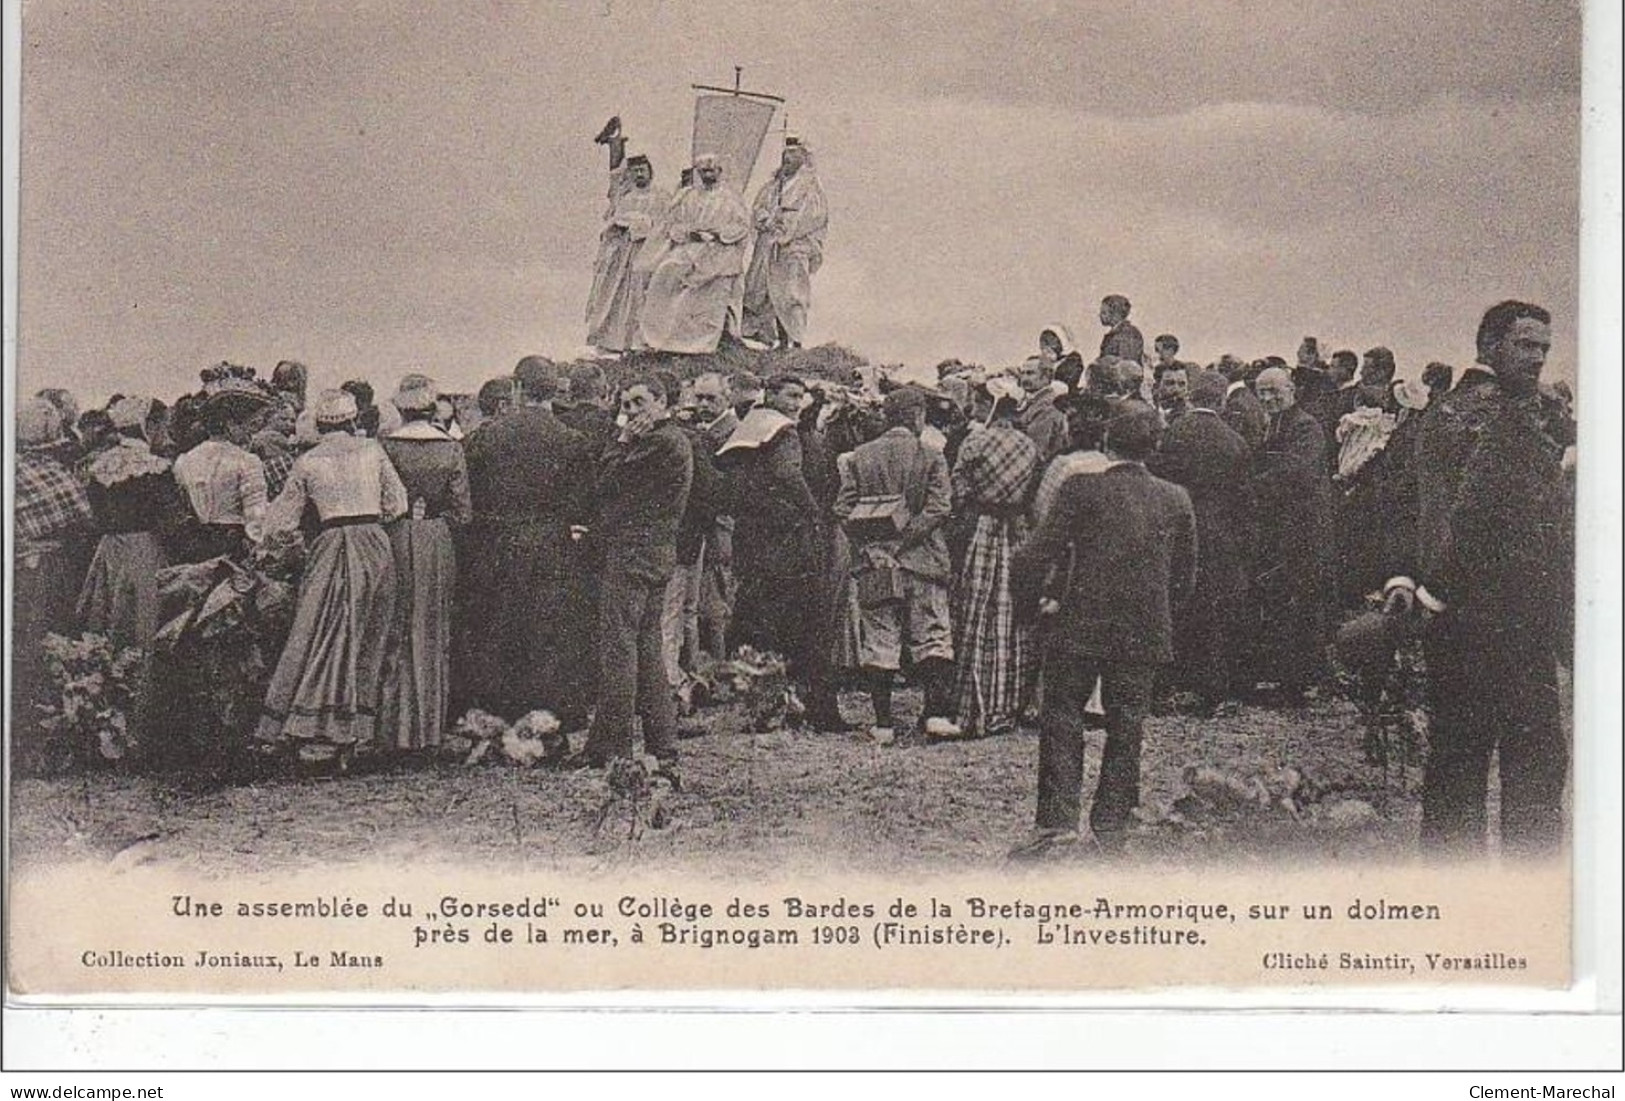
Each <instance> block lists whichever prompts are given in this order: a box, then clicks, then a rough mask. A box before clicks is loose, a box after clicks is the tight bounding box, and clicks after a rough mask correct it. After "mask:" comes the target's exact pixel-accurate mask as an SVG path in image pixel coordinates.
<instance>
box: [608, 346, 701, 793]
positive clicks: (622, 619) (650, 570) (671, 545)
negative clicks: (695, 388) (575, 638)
mask: <svg viewBox="0 0 1625 1101" xmlns="http://www.w3.org/2000/svg"><path fill="white" fill-rule="evenodd" d="M675 388H676V387H675V385H674V380H671V379H661V378H659V377H658V376H657V377H655V378H650V379H640V380H638V381H637V382H634V383H633V384H631V385H630V386H628V387H627V388H626V389H625V390H624V391H623V392H622V394H621V413H622V415H623V416H624V417H625V418H626V423H625V425H624V426H622V427H621V429H620V431H619V433H618V434H617V435H616V437H615V440H614V442H613V443H611V444H610V445H609V447H607V448H606V449H605V450H604V454H603V457H602V458H601V459H600V460H599V467H598V478H597V485H596V490H597V492H596V499H597V502H598V517H597V520H596V522H595V523H594V525H593V531H592V534H593V537H594V539H595V540H596V541H597V543H598V545H599V546H600V547H601V548H602V552H603V556H604V564H603V575H602V578H601V579H600V583H599V589H600V593H599V598H598V709H597V711H596V712H594V714H593V720H592V728H591V730H590V731H589V733H588V735H587V744H586V746H585V747H584V748H583V749H582V751H581V754H582V756H583V757H584V758H585V760H586V763H588V764H590V765H593V766H595V767H600V766H603V765H607V764H608V763H609V762H610V761H612V760H614V759H616V758H618V757H629V756H631V754H632V717H633V715H634V714H636V715H637V716H638V718H640V719H642V720H643V742H644V751H645V752H646V753H648V754H649V755H650V756H652V757H654V758H655V759H657V760H658V761H659V762H660V766H661V771H662V772H663V773H664V774H665V775H666V776H667V778H668V779H671V780H672V781H673V782H674V783H675V781H676V772H675V765H676V761H677V717H676V712H675V709H674V706H673V698H672V692H671V685H670V684H669V683H668V682H667V679H666V672H665V664H664V662H663V661H662V658H661V652H660V616H661V610H662V608H663V607H664V603H665V592H666V583H667V581H669V580H670V578H671V575H672V571H673V570H674V569H675V568H676V566H677V529H678V526H679V524H680V523H681V521H682V518H683V510H684V509H685V508H686V507H687V505H688V493H689V487H690V485H691V484H692V482H693V477H694V456H693V453H692V451H691V450H690V445H689V441H688V437H687V436H685V435H684V434H683V430H682V429H681V428H679V427H677V425H676V424H674V423H673V422H672V420H671V406H672V404H673V403H674V402H675V401H676V398H677V395H676V393H675V392H674V391H675Z"/></svg>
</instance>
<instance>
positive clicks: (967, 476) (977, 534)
mask: <svg viewBox="0 0 1625 1101" xmlns="http://www.w3.org/2000/svg"><path fill="white" fill-rule="evenodd" d="M1018 390H1019V388H1017V387H1016V386H1015V385H1014V383H1011V382H1009V380H1006V379H992V380H990V381H989V382H988V383H986V384H984V385H982V386H978V387H977V388H976V389H975V391H974V398H973V401H974V405H973V410H974V419H975V420H977V421H980V422H982V423H983V424H985V426H986V427H984V428H982V429H980V430H978V431H975V432H973V433H972V434H971V435H970V436H968V437H967V438H966V439H965V442H964V444H963V445H962V446H961V447H960V449H959V456H958V459H957V461H956V462H955V464H954V469H953V487H954V512H955V514H956V515H958V516H961V517H963V518H964V521H965V522H966V523H967V524H970V525H972V527H971V530H970V536H969V543H968V545H967V546H966V549H965V556H964V561H963V562H962V563H961V565H960V568H959V574H958V578H957V581H956V584H955V586H954V600H953V619H954V653H955V654H956V655H958V658H959V667H958V680H957V685H956V688H957V696H958V709H959V724H960V726H961V728H962V729H963V730H964V731H965V732H966V733H967V734H998V733H1003V732H1005V731H1008V730H1010V729H1011V728H1012V727H1014V725H1015V722H1016V719H1017V717H1018V716H1019V715H1020V714H1021V706H1022V703H1023V700H1024V698H1025V696H1026V695H1027V690H1028V688H1029V687H1030V685H1031V683H1032V681H1033V679H1034V675H1035V673H1036V670H1037V653H1036V650H1035V647H1034V645H1033V642H1032V640H1031V639H1030V638H1029V637H1028V632H1027V630H1026V628H1025V627H1023V626H1021V625H1020V624H1018V623H1017V622H1016V616H1015V604H1014V601H1013V600H1012V598H1011V595H1010V560H1011V557H1012V555H1013V554H1014V551H1015V548H1016V545H1017V544H1018V543H1019V542H1020V541H1021V536H1022V533H1023V525H1024V520H1023V516H1024V514H1025V512H1026V509H1027V503H1028V501H1029V499H1030V498H1031V495H1032V489H1033V486H1034V484H1035V483H1036V481H1037V478H1038V476H1039V473H1040V469H1041V462H1040V454H1039V450H1038V445H1037V444H1035V443H1034V442H1033V441H1032V439H1031V438H1030V437H1029V436H1027V434H1026V433H1024V432H1022V431H1021V430H1020V429H1019V428H1016V427H1015V425H1014V418H1015V414H1016V409H1017V407H1018V405H1017V403H1018V401H1019V398H1018V397H1017V393H1016V392H1017V391H1018Z"/></svg>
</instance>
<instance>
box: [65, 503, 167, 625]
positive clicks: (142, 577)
mask: <svg viewBox="0 0 1625 1101" xmlns="http://www.w3.org/2000/svg"><path fill="white" fill-rule="evenodd" d="M167 565H169V560H168V558H167V557H166V556H165V555H164V551H163V547H162V546H161V545H160V544H159V542H158V537H157V536H156V535H154V534H153V533H152V532H150V531H132V532H124V533H121V534H116V535H104V536H102V537H101V541H100V542H98V543H97V544H96V556H95V557H94V558H92V559H91V560H90V573H89V574H88V575H87V576H86V577H85V584H84V587H83V588H82V589H80V590H79V609H78V619H79V624H80V626H82V627H83V628H84V629H85V630H87V631H89V632H91V633H92V634H98V635H106V636H107V637H108V638H110V639H112V641H113V645H115V646H117V647H120V648H122V647H126V646H136V647H140V648H141V649H143V650H145V649H148V648H150V647H151V646H152V636H153V635H155V634H157V633H158V626H159V625H158V571H159V570H161V569H163V568H164V567H165V566H167Z"/></svg>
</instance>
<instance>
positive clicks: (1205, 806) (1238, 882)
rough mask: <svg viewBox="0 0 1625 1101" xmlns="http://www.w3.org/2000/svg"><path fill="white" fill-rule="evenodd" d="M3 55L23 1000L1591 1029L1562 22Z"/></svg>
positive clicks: (216, 28)
mask: <svg viewBox="0 0 1625 1101" xmlns="http://www.w3.org/2000/svg"><path fill="white" fill-rule="evenodd" d="M19 28H20V29H19V35H20V37H19V40H18V41H19V43H20V48H19V50H18V53H17V56H18V57H19V58H20V63H21V73H20V102H19V110H18V113H17V116H16V118H17V126H18V133H19V150H20V161H19V170H18V173H17V181H18V183H17V186H18V189H19V190H18V205H17V208H16V209H17V211H18V216H17V222H16V228H17V232H18V243H17V253H16V264H17V267H16V272H17V282H16V310H17V313H16V317H15V325H14V327H11V326H12V322H11V321H10V320H8V333H15V336H16V339H15V342H14V343H13V342H11V341H8V344H7V350H6V351H7V358H6V369H7V383H8V386H9V387H10V390H9V402H8V405H7V408H8V410H9V411H10V412H9V413H8V416H9V417H10V418H11V429H12V431H11V439H12V440H13V441H14V445H13V446H12V447H9V448H8V449H7V450H8V455H7V460H6V461H7V471H8V478H7V492H8V498H7V503H8V507H7V509H6V512H7V514H8V516H7V525H8V526H7V532H8V535H9V539H8V548H9V553H8V561H7V565H6V569H7V577H8V580H9V583H8V584H7V586H6V591H7V594H8V597H7V601H8V610H7V621H6V622H7V627H8V632H9V645H10V649H9V673H8V687H9V698H8V705H9V706H8V709H7V722H6V737H7V741H6V761H7V765H8V785H9V788H8V799H7V804H6V805H7V826H8V863H7V913H6V922H7V929H6V933H7V935H6V950H5V951H6V980H7V996H8V999H10V1000H11V1002H12V1003H13V1004H18V1005H49V1004H61V1003H70V1004H74V1003H86V1002H92V1003H94V1002H98V1001H107V1000H118V1001H130V1000H134V1001H137V1002H140V1001H148V1000H150V1001H154V1002H158V1001H166V1000H173V999H175V998H177V997H185V998H191V999H205V1000H207V999H213V998H223V999H230V1000H244V999H247V1000H254V1001H257V1002H258V1001H264V1002H274V1003H286V1004H298V1003H308V1002H312V1001H315V1000H319V999H321V998H324V997H330V996H334V995H339V996H347V997H365V998H367V999H369V1000H371V1001H372V1002H388V1001H390V1000H392V999H396V1000H400V999H404V1000H410V999H413V998H420V997H422V996H424V995H455V996H456V997H457V998H458V999H460V1000H466V1001H467V1002H470V1003H473V1002H479V1001H481V1000H486V999H511V998H514V997H519V996H525V995H542V994H546V995H551V996H557V995H561V994H565V995H580V996H587V995H592V996H602V995H605V994H623V995H625V996H627V997H636V996H638V995H641V994H652V993H667V992H690V993H696V994H699V995H706V994H707V992H708V993H709V996H721V995H724V994H740V993H749V992H785V991H803V992H809V994H816V995H819V996H828V995H830V994H840V995H845V996H849V997H850V998H852V999H853V1000H854V1001H855V1002H861V1001H862V1000H863V999H866V998H868V999H872V998H874V997H876V996H879V995H886V994H889V995H892V996H896V995H920V994H934V995H940V996H943V997H946V998H949V999H956V998H971V997H977V996H1001V997H1012V996H1014V997H1019V998H1054V997H1056V996H1063V995H1066V996H1072V995H1079V994H1083V993H1096V992H1114V993H1117V994H1128V993H1133V994H1136V995H1144V994H1148V993H1156V992H1163V993H1170V994H1179V993H1181V992H1187V993H1188V992H1195V991H1205V992H1207V993H1208V996H1210V997H1211V996H1213V994H1214V992H1227V993H1228V994H1238V993H1240V994H1243V995H1245V996H1246V997H1247V998H1251V999H1255V1000H1256V1002H1257V1003H1258V1004H1265V1003H1267V1004H1288V1002H1289V1000H1290V998H1291V997H1293V996H1298V995H1301V994H1303V992H1305V991H1310V992H1322V993H1323V992H1327V991H1335V992H1340V994H1341V996H1342V997H1343V999H1344V1004H1348V1005H1366V1004H1372V1003H1371V1002H1370V999H1372V998H1374V997H1378V996H1381V995H1385V994H1393V993H1395V992H1407V993H1415V992H1428V994H1429V997H1430V998H1431V1002H1430V1003H1429V1004H1431V1005H1433V1006H1435V1007H1443V1006H1459V1005H1463V1004H1468V1003H1471V1004H1474V1005H1477V1006H1480V1007H1483V1006H1515V1005H1521V1004H1528V1003H1527V998H1529V997H1531V996H1551V997H1557V996H1559V995H1560V994H1561V992H1564V991H1570V990H1572V989H1574V988H1575V984H1576V983H1577V982H1578V981H1580V980H1585V979H1588V978H1589V976H1590V971H1589V969H1591V968H1594V967H1595V961H1594V960H1593V961H1586V960H1581V961H1579V962H1578V963H1577V961H1576V943H1577V940H1576V935H1575V932H1574V930H1575V923H1576V921H1577V920H1579V921H1581V922H1582V923H1584V922H1587V921H1590V920H1591V918H1590V917H1589V911H1588V909H1587V907H1589V906H1590V905H1592V904H1593V901H1594V899H1595V895H1594V894H1592V893H1589V892H1590V891H1591V890H1592V888H1591V887H1590V886H1589V885H1588V882H1587V881H1585V877H1584V876H1581V877H1579V878H1580V881H1579V882H1578V883H1577V876H1576V864H1575V853H1576V851H1577V849H1578V850H1581V851H1587V852H1589V851H1592V850H1591V849H1590V848H1588V845H1587V841H1586V839H1587V837H1588V836H1589V833H1588V831H1591V830H1593V829H1595V828H1596V826H1595V823H1597V822H1602V823H1605V824H1606V823H1611V824H1612V826H1611V827H1608V828H1612V829H1615V830H1617V826H1618V811H1617V796H1618V779H1617V776H1614V777H1613V779H1611V780H1610V779H1608V778H1607V773H1606V770H1605V769H1603V768H1601V767H1599V766H1600V765H1606V764H1607V763H1608V762H1609V761H1611V762H1612V763H1613V764H1614V765H1615V766H1617V763H1618V749H1617V733H1618V732H1617V729H1609V728H1608V727H1607V726H1606V722H1605V720H1606V715H1607V714H1608V706H1609V705H1608V704H1607V703H1606V701H1607V700H1608V699H1609V698H1612V699H1613V700H1614V701H1615V702H1614V703H1613V704H1612V706H1613V708H1614V712H1613V713H1614V714H1616V715H1617V683H1612V682H1610V683H1606V684H1605V683H1601V682H1599V681H1597V679H1596V677H1597V672H1596V670H1598V669H1599V668H1600V666H1598V665H1595V664H1592V665H1588V664H1587V662H1586V661H1585V660H1584V659H1585V657H1586V654H1585V653H1584V652H1582V653H1580V654H1579V658H1580V660H1578V661H1577V660H1576V647H1575V643H1574V639H1575V631H1576V626H1575V624H1576V600H1575V579H1576V538H1577V537H1576V527H1577V525H1576V508H1575V503H1574V502H1575V493H1576V482H1577V480H1578V481H1579V483H1580V484H1581V486H1582V489H1583V487H1584V485H1585V478H1586V474H1585V471H1586V469H1587V464H1588V462H1589V461H1591V457H1592V455H1593V454H1595V452H1592V451H1590V450H1588V445H1589V444H1590V443H1591V442H1592V441H1591V439H1589V438H1583V437H1584V436H1585V432H1584V431H1583V430H1582V427H1581V426H1582V425H1585V426H1588V427H1589V426H1595V424H1596V423H1597V422H1596V421H1594V420H1591V419H1589V418H1588V416H1587V415H1586V402H1587V401H1588V400H1590V399H1591V397H1592V393H1593V391H1592V389H1591V377H1592V375H1591V373H1590V372H1591V371H1592V370H1593V369H1594V367H1595V362H1593V361H1588V363H1587V369H1586V370H1585V371H1582V370H1580V366H1579V363H1580V359H1581V349H1582V347H1583V346H1588V345H1584V344H1583V342H1582V341H1583V337H1584V334H1585V332H1586V330H1585V329H1584V328H1583V325H1584V324H1586V323H1588V321H1587V319H1586V318H1585V317H1583V316H1582V314H1581V310H1580V303H1581V280H1580V271H1581V264H1580V256H1581V247H1580V243H1581V236H1580V227H1581V199H1582V172H1581V168H1582V156H1581V153H1582V80H1581V77H1582V56H1583V51H1582V43H1583V35H1584V33H1585V31H1586V21H1585V19H1584V18H1583V13H1582V8H1581V5H1579V4H1577V3H1575V4H1570V3H1562V2H1558V3H1550V2H1540V0H1496V2H1493V3H1482V2H1467V0H1448V2H1435V3H1430V4H1422V5H1418V4H1414V3H1399V2H1397V0H1392V2H1391V0H1372V2H1360V3H1333V4H1325V5H1317V6H1313V7H1307V6H1304V5H1301V4H1294V3H1285V2H1281V3H1276V2H1263V3H1253V4H1241V5H1237V4H1192V5H1177V6H1174V5H1164V4H1157V5H1152V4H1126V5H1125V4H1105V3H1092V2H1079V3H1068V4H1042V5H1040V4H1030V5H1029V4H1022V5H999V4H984V3H973V2H970V0H964V2H948V3H923V2H904V0H898V2H886V3H878V4H866V5H861V6H860V5H827V4H815V3H810V2H801V0H792V2H788V3H781V4H775V5H759V4H750V3H745V2H741V0H704V2H697V3H694V4H687V5H680V6H679V5H670V4H660V3H654V2H649V0H595V2H593V3H574V4H558V3H541V2H535V3H530V2H523V3H501V4H434V5H424V4H416V3H404V2H403V3H395V2H391V0H379V2H367V3H341V2H337V0H334V2H324V0H309V2H306V0H273V2H271V3H261V2H252V3H251V2H244V0H229V2H215V3H200V2H188V0H175V2H166V3H157V4H147V5H130V4H126V3H118V2H113V0H28V2H27V3H24V4H22V5H20V19H19ZM1616 346H1617V345H1616ZM1605 362H1617V357H1616V359H1615V360H1608V361H1605ZM1603 369H1607V368H1606V367H1604V368H1603ZM1605 504H1606V507H1609V508H1615V509H1617V500H1616V501H1614V502H1613V503H1612V504H1607V503H1606V502H1605ZM1588 553H1589V551H1588V550H1586V549H1585V548H1584V547H1582V549H1581V551H1580V558H1581V560H1582V562H1583V561H1584V560H1585V559H1586V556H1587V554H1588ZM1582 572H1583V571H1582ZM1606 599H1607V600H1615V599H1616V596H1615V595H1607V596H1606ZM1579 614H1580V617H1581V619H1582V620H1583V619H1584V617H1585V616H1586V615H1587V614H1593V615H1594V614H1595V604H1594V603H1593V605H1592V611H1591V612H1589V613H1588V612H1587V611H1586V605H1585V603H1584V602H1582V603H1581V610H1580V613H1579ZM1587 678H1591V679H1590V680H1588V679H1587ZM1597 700H1601V701H1603V703H1602V706H1599V705H1598V704H1597V702H1595V701H1597ZM1605 743H1606V744H1608V745H1612V746H1613V748H1612V749H1611V750H1606V749H1605V748H1604V744H1605ZM1610 752H1611V753H1612V756H1608V753H1610ZM1615 771H1617V768H1616V769H1615ZM1610 793H1611V794H1610ZM1608 808H1612V809H1608ZM1577 890H1578V891H1579V892H1580V894H1579V895H1578V896H1577V894H1576V892H1577ZM1615 895H1616V896H1617V886H1616V888H1615ZM1577 897H1579V898H1580V902H1579V903H1577V902H1576V898H1577ZM1410 1004H1411V1006H1412V1007H1413V1008H1415V1007H1416V1003H1415V1002H1414V1001H1413V1002H1412V1003H1410ZM1554 1004H1555V1003H1554Z"/></svg>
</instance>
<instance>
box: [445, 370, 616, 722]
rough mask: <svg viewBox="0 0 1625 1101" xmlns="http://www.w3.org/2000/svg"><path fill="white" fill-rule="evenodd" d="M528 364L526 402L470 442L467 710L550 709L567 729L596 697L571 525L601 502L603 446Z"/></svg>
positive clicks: (523, 384) (521, 375)
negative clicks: (561, 407) (591, 442)
mask: <svg viewBox="0 0 1625 1101" xmlns="http://www.w3.org/2000/svg"><path fill="white" fill-rule="evenodd" d="M561 381H562V380H561V379H560V375H559V370H558V368H557V367H555V366H554V365H553V364H552V363H551V362H549V361H547V360H545V359H540V358H536V359H531V360H527V361H525V362H523V363H521V364H520V366H519V368H518V369H517V371H516V376H515V379H514V392H515V396H516V398H517V401H518V404H517V407H516V408H514V409H513V410H511V411H510V412H506V413H504V414H503V415H501V416H499V417H497V418H495V419H494V420H491V421H487V422H485V423H483V424H481V425H480V427H479V429H478V430H477V431H475V432H474V433H472V434H471V435H470V436H469V437H468V439H467V440H466V441H465V443H464V455H465V457H466V459H467V462H468V487H469V495H470V497H471V498H472V501H473V505H474V519H473V522H472V523H470V524H469V526H468V527H467V528H466V529H464V531H463V533H462V535H461V537H460V538H459V540H458V549H457V556H458V571H457V574H458V599H457V625H456V629H455V633H454V642H453V650H454V654H455V656H456V660H455V668H456V671H455V673H454V676H453V684H454V686H455V687H456V690H457V699H456V702H455V705H454V706H456V707H459V708H466V707H479V708H483V709H485V710H487V711H492V712H495V713H496V714H498V715H501V716H502V717H503V718H506V719H509V720H512V719H516V718H518V717H519V716H520V715H522V714H524V713H525V712H527V711H530V710H533V709H536V708H547V709H549V710H551V711H553V712H554V713H555V714H557V715H558V717H559V720H560V721H561V722H562V723H563V724H564V728H565V729H566V730H579V729H581V728H582V727H583V726H585V725H586V718H587V709H588V707H589V706H590V705H591V703H592V689H591V679H592V678H591V657H590V655H591V640H592V625H591V615H592V593H591V588H590V586H589V584H588V582H587V579H586V574H587V570H586V568H585V564H584V562H583V560H582V553H581V551H582V547H581V545H580V544H578V543H576V542H575V541H574V540H573V539H572V538H571V526H572V525H575V524H579V523H581V522H582V520H583V519H585V515H586V512H587V510H588V509H589V508H590V504H589V502H588V500H587V495H586V492H585V490H587V489H588V488H589V485H588V483H589V482H590V480H591V470H592V460H593V453H592V452H591V451H590V449H589V446H588V443H587V440H586V439H585V438H584V437H583V436H582V435H581V434H580V433H578V432H575V431H572V430H571V429H569V428H567V427H565V425H564V424H562V423H561V422H560V421H559V419H558V417H556V416H554V415H553V413H552V412H551V411H550V410H549V408H548V403H549V402H550V401H551V400H552V399H553V398H554V397H556V396H557V394H558V390H559V386H560V384H561Z"/></svg>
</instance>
